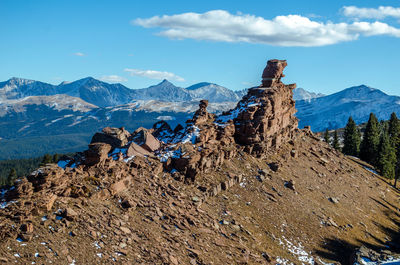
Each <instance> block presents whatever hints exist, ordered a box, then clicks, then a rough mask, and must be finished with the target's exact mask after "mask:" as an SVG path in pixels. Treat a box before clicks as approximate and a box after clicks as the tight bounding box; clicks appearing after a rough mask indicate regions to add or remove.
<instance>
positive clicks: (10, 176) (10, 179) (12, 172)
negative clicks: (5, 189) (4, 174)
mask: <svg viewBox="0 0 400 265" xmlns="http://www.w3.org/2000/svg"><path fill="white" fill-rule="evenodd" d="M17 177H18V176H17V171H16V170H15V168H12V169H10V173H9V174H8V178H7V182H8V184H10V185H11V184H12V183H13V182H14V180H15V179H16V178H17Z"/></svg>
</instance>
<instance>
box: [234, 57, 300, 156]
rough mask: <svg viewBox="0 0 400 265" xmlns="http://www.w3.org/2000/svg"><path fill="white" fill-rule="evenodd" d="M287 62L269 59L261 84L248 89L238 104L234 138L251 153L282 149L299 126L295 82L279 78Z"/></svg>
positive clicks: (260, 153)
mask: <svg viewBox="0 0 400 265" xmlns="http://www.w3.org/2000/svg"><path fill="white" fill-rule="evenodd" d="M286 65H287V63H286V61H281V60H270V61H268V64H267V67H266V68H265V70H264V73H263V82H262V85H261V86H260V87H255V88H251V89H249V92H248V94H247V95H246V96H245V97H244V98H243V99H242V100H241V101H240V102H239V103H238V106H237V107H236V112H239V114H238V115H237V117H236V118H235V119H234V122H235V140H236V142H237V143H239V144H241V145H244V146H246V150H247V151H248V152H249V153H252V154H256V155H262V154H263V153H265V151H267V150H271V149H276V148H279V146H280V145H281V143H282V142H283V141H288V140H290V138H291V137H292V135H293V132H294V131H295V130H296V129H297V118H296V117H295V116H294V114H295V112H296V109H295V101H294V100H293V91H292V90H293V89H294V88H295V87H296V85H295V84H291V85H285V84H283V83H282V82H281V81H280V79H281V78H282V77H283V76H284V75H283V69H284V68H285V67H286ZM234 111H235V110H233V112H234Z"/></svg>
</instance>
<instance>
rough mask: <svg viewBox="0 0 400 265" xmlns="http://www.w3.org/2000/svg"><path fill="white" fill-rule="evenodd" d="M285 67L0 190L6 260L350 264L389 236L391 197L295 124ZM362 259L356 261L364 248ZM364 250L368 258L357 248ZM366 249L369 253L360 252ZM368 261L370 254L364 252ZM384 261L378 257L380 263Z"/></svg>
mask: <svg viewBox="0 0 400 265" xmlns="http://www.w3.org/2000/svg"><path fill="white" fill-rule="evenodd" d="M286 66H287V63H286V61H283V60H270V61H268V63H267V66H266V68H265V70H264V72H263V75H262V85H260V86H259V87H254V88H251V89H249V90H248V93H247V95H245V96H244V97H243V99H242V100H241V101H240V102H239V103H238V104H237V106H236V108H234V109H232V110H230V111H228V112H225V113H222V114H221V115H219V116H216V115H215V114H212V113H209V112H208V111H207V106H208V101H206V100H202V101H200V104H199V109H198V110H197V111H196V112H195V114H194V116H193V118H192V119H189V120H187V122H186V124H183V125H178V126H177V127H176V128H175V129H172V128H170V126H169V125H168V124H167V123H166V122H164V121H159V122H157V123H156V124H154V126H153V127H152V128H150V129H146V128H139V129H137V130H136V131H134V132H132V133H131V132H128V131H127V130H126V129H125V128H110V127H107V128H104V129H103V130H102V131H101V132H98V133H96V134H95V135H94V136H93V138H92V141H91V143H90V144H89V148H88V150H86V151H85V152H82V153H78V154H76V155H75V156H74V157H64V158H63V160H61V161H60V162H59V163H58V165H55V164H49V165H46V166H44V167H42V168H39V169H38V170H36V171H35V172H33V173H32V174H31V175H29V176H26V177H24V178H19V179H17V181H16V182H15V185H14V186H12V187H10V188H9V189H6V190H1V193H0V203H1V204H0V208H1V209H0V263H1V262H3V263H4V264H50V263H52V264H110V263H111V264H113V263H115V264H192V265H195V264H338V263H340V264H352V263H353V262H363V259H364V258H365V260H366V259H368V260H370V259H374V258H375V259H376V260H378V259H381V258H382V255H383V254H379V253H378V252H377V251H374V252H372V250H371V251H369V250H365V249H366V248H364V249H363V248H361V249H360V250H358V252H357V249H358V248H359V247H360V246H361V245H365V246H367V247H368V248H375V249H383V248H385V247H387V248H389V249H390V250H388V249H386V250H385V253H384V255H386V256H385V257H394V255H393V254H392V252H391V251H393V250H395V249H396V247H397V248H398V247H399V246H400V245H399V244H398V243H397V242H396V233H397V232H396V231H397V229H398V226H397V224H398V222H399V219H400V217H399V213H398V211H399V210H398V209H399V201H398V191H397V190H395V189H393V188H392V187H391V186H389V185H388V184H387V183H386V182H385V181H384V180H383V179H382V178H381V177H380V176H378V175H376V174H375V173H374V172H372V171H371V170H370V169H369V167H370V166H369V165H367V164H364V163H362V162H361V161H359V160H357V159H355V158H353V157H346V156H344V155H342V154H341V153H339V152H338V151H336V150H334V149H332V148H331V147H330V146H329V145H327V144H326V143H324V142H322V141H320V139H319V138H318V137H315V136H314V135H313V134H312V132H311V131H310V129H309V128H306V129H298V128H297V119H296V118H295V117H294V114H295V112H296V109H295V102H294V100H293V89H294V88H295V85H285V84H283V83H282V81H281V78H282V77H284V75H283V71H284V68H285V67H286ZM360 253H361V254H360ZM362 253H364V254H362ZM365 253H366V254H365ZM371 253H372V254H371ZM379 255H381V256H379Z"/></svg>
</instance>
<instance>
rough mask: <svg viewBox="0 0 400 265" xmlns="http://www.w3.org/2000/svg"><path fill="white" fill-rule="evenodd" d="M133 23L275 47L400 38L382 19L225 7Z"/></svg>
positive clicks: (172, 34) (178, 35)
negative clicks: (266, 13) (269, 15)
mask: <svg viewBox="0 0 400 265" xmlns="http://www.w3.org/2000/svg"><path fill="white" fill-rule="evenodd" d="M132 23H133V24H135V25H139V26H142V27H145V28H163V30H162V31H161V32H159V33H158V34H159V35H161V36H165V37H168V38H171V39H195V40H210V41H223V42H249V43H261V44H269V45H275V46H304V47H310V46H324V45H330V44H335V43H339V42H344V41H352V40H356V39H358V38H359V37H360V36H361V35H363V36H374V35H389V36H394V37H400V29H397V28H395V27H392V26H389V25H388V24H386V23H382V22H374V23H370V22H354V23H351V24H348V23H333V22H317V21H313V20H311V19H309V18H307V17H303V16H300V15H287V16H277V17H275V18H273V19H271V20H269V19H265V18H263V17H257V16H254V15H248V14H241V13H238V14H236V15H233V14H230V13H229V12H227V11H225V10H212V11H208V12H206V13H201V14H199V13H183V14H177V15H171V16H168V15H164V16H154V17H151V18H138V19H135V20H133V21H132Z"/></svg>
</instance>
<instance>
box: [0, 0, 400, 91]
mask: <svg viewBox="0 0 400 265" xmlns="http://www.w3.org/2000/svg"><path fill="white" fill-rule="evenodd" d="M379 6H382V7H381V8H379ZM0 12H1V16H0V25H1V26H0V36H2V37H1V41H0V60H1V64H0V80H7V79H9V78H11V77H13V76H16V77H23V78H29V79H35V80H40V81H44V82H49V83H52V84H57V83H60V82H62V81H64V80H67V81H73V80H77V79H80V78H84V77H87V76H93V77H95V78H99V79H103V80H105V81H109V82H118V81H120V82H121V83H122V84H124V85H126V86H127V87H130V88H142V87H147V86H149V85H153V84H156V83H158V82H160V81H161V79H163V78H167V79H169V80H170V81H171V82H173V83H174V84H176V85H178V86H182V87H187V86H189V85H191V84H194V83H197V82H202V81H208V82H213V83H217V84H220V85H223V86H226V87H228V88H231V89H243V88H246V87H249V86H254V85H258V84H259V83H260V79H261V73H262V70H263V68H264V66H265V64H266V61H267V60H268V59H273V58H278V59H286V60H288V67H287V69H286V71H285V73H286V77H285V79H284V80H283V81H284V82H285V83H297V84H298V86H299V87H303V88H305V89H307V90H310V91H315V92H320V93H325V94H329V93H334V92H337V91H339V90H342V89H344V88H347V87H350V86H353V85H360V84H366V85H369V86H372V87H375V88H379V89H381V90H383V91H384V92H386V93H388V94H395V95H400V48H399V47H400V3H399V1H397V0H396V1H367V0H363V1H292V0H290V1H266V0H263V1H261V0H260V1H251V0H249V1H216V0H213V1H208V0H203V1H187V0H186V1H154V0H153V1H118V0H115V1H106V0H95V1H73V0H68V1H63V0H57V1H50V0H48V1H41V0H32V1H30V0H26V1H22V0H21V1H20V0H10V1H9V0H0Z"/></svg>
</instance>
